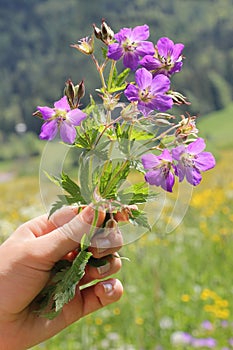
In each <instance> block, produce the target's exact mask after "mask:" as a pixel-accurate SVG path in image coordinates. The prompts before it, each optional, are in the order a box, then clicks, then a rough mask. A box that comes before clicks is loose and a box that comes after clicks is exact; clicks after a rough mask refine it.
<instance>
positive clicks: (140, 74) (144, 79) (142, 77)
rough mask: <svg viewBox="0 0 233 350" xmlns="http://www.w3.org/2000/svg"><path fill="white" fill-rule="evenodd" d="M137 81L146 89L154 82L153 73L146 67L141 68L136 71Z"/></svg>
mask: <svg viewBox="0 0 233 350" xmlns="http://www.w3.org/2000/svg"><path fill="white" fill-rule="evenodd" d="M135 81H136V83H137V85H138V87H139V89H146V88H147V87H148V86H150V85H151V83H152V74H151V73H150V72H149V71H148V70H147V69H146V68H139V69H138V70H137V71H136V73H135Z"/></svg>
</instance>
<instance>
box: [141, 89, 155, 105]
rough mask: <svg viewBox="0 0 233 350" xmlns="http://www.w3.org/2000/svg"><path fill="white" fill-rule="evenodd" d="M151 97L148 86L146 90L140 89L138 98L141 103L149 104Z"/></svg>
mask: <svg viewBox="0 0 233 350" xmlns="http://www.w3.org/2000/svg"><path fill="white" fill-rule="evenodd" d="M152 97H153V96H152V95H151V92H150V87H149V86H148V87H147V88H145V89H142V90H140V91H139V98H140V100H141V101H143V102H145V103H148V102H150V101H151V99H152Z"/></svg>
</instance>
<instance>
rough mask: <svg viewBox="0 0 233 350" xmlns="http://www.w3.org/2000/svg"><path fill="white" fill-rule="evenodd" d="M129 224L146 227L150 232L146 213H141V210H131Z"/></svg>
mask: <svg viewBox="0 0 233 350" xmlns="http://www.w3.org/2000/svg"><path fill="white" fill-rule="evenodd" d="M129 222H131V223H132V224H134V225H138V226H142V227H146V228H148V229H149V230H151V226H150V224H149V222H148V219H147V216H146V213H145V212H144V211H142V210H139V209H138V210H136V209H132V210H131V215H130V217H129Z"/></svg>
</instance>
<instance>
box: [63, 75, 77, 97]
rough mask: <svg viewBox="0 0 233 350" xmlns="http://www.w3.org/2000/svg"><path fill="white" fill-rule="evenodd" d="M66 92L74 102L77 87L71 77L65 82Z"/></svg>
mask: <svg viewBox="0 0 233 350" xmlns="http://www.w3.org/2000/svg"><path fill="white" fill-rule="evenodd" d="M64 94H65V95H66V97H67V98H68V100H69V101H70V102H73V100H74V96H75V87H74V84H73V83H72V81H71V80H70V79H69V80H67V81H66V83H65V89H64Z"/></svg>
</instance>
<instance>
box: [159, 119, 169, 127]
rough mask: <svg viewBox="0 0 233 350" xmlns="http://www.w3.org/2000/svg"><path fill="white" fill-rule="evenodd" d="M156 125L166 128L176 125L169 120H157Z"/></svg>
mask: <svg viewBox="0 0 233 350" xmlns="http://www.w3.org/2000/svg"><path fill="white" fill-rule="evenodd" d="M155 125H157V126H159V127H166V126H171V125H174V123H171V122H169V121H168V120H167V119H155Z"/></svg>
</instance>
